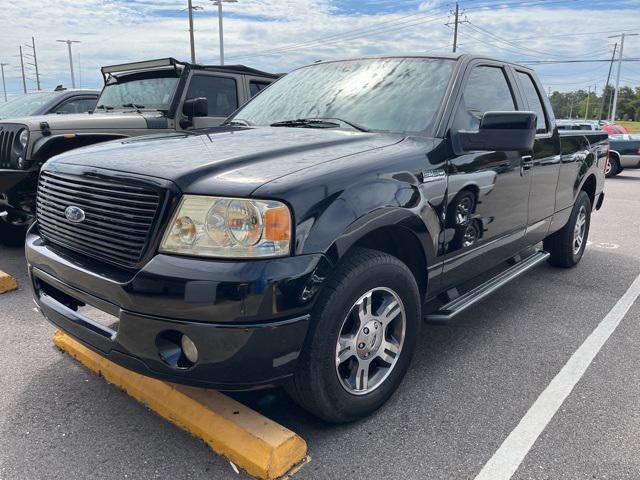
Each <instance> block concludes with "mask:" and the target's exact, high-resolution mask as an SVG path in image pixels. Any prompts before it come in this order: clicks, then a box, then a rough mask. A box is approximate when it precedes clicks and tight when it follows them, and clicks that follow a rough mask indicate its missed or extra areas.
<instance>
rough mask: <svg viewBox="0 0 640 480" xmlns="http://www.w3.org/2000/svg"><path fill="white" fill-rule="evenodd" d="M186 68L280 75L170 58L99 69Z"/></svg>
mask: <svg viewBox="0 0 640 480" xmlns="http://www.w3.org/2000/svg"><path fill="white" fill-rule="evenodd" d="M171 67H173V68H180V69H182V68H186V67H189V68H191V69H195V70H208V71H217V72H230V73H240V74H244V75H255V76H259V77H268V78H278V77H280V76H281V75H282V74H279V73H269V72H265V71H262V70H258V69H255V68H251V67H247V66H246V65H201V64H198V63H195V64H193V63H189V62H182V61H180V60H176V59H175V58H172V57H167V58H159V59H155V60H143V61H141V62H131V63H122V64H119V65H109V66H105V67H102V68H101V71H102V74H103V75H107V74H113V73H120V74H122V73H133V72H136V71H140V70H153V69H166V68H171Z"/></svg>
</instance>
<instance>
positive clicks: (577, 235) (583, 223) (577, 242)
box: [573, 205, 587, 255]
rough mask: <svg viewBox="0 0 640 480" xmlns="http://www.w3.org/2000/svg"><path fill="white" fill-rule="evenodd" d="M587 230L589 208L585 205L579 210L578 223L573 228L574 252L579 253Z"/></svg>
mask: <svg viewBox="0 0 640 480" xmlns="http://www.w3.org/2000/svg"><path fill="white" fill-rule="evenodd" d="M586 231H587V209H586V208H585V206H584V205H582V206H581V207H580V210H579V211H578V217H577V218H576V224H575V227H574V228H573V254H574V255H577V254H578V253H579V252H580V249H581V248H582V244H583V243H584V237H585V232H586Z"/></svg>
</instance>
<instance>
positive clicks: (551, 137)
mask: <svg viewBox="0 0 640 480" xmlns="http://www.w3.org/2000/svg"><path fill="white" fill-rule="evenodd" d="M515 75H516V78H517V80H518V85H519V87H520V91H521V93H522V97H523V102H524V103H525V105H524V108H523V109H524V110H529V111H532V112H535V113H536V115H537V122H538V123H537V125H536V140H535V144H534V148H533V153H532V155H531V157H528V158H526V161H525V162H524V168H525V169H528V170H530V172H531V195H530V196H529V220H528V227H527V234H526V243H527V244H531V245H533V244H536V243H538V242H540V241H541V240H542V239H544V237H546V236H547V233H548V231H549V226H550V224H551V220H552V218H553V214H554V213H555V211H556V190H557V187H558V177H559V176H560V163H561V156H560V137H559V135H560V134H559V133H558V130H557V129H554V128H552V123H551V121H550V116H549V113H548V112H549V111H550V109H547V108H546V106H545V104H544V102H543V100H542V98H543V97H542V95H541V94H540V88H539V86H538V85H537V84H536V82H535V81H534V79H533V77H532V76H531V74H530V73H528V72H525V71H520V70H517V71H516V73H515Z"/></svg>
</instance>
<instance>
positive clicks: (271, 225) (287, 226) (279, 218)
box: [264, 207, 291, 242]
mask: <svg viewBox="0 0 640 480" xmlns="http://www.w3.org/2000/svg"><path fill="white" fill-rule="evenodd" d="M264 223H265V229H264V238H265V240H271V241H274V242H279V241H283V240H289V239H290V238H291V219H290V217H289V210H288V209H287V207H277V208H270V209H269V210H267V211H266V212H265V222H264Z"/></svg>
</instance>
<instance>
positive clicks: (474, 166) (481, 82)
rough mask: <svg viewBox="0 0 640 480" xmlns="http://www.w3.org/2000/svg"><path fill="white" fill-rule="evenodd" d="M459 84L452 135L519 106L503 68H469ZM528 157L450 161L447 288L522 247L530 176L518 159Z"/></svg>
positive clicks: (497, 154)
mask: <svg viewBox="0 0 640 480" xmlns="http://www.w3.org/2000/svg"><path fill="white" fill-rule="evenodd" d="M462 85H464V87H463V89H462V91H461V92H460V93H459V95H458V98H457V100H456V102H457V103H456V106H455V107H454V113H453V120H452V122H451V134H455V132H457V131H459V130H477V129H478V126H479V124H480V120H481V118H482V115H483V114H484V113H485V112H488V111H514V110H516V109H517V108H518V100H517V97H516V92H515V90H514V89H513V88H512V83H511V80H510V77H509V76H508V73H507V71H506V70H505V69H504V67H503V66H502V65H499V64H491V63H489V64H484V63H483V64H476V65H474V66H472V67H471V68H470V69H467V72H466V75H465V79H464V80H463V81H462ZM450 138H451V135H450ZM528 153H530V152H518V151H478V152H468V153H462V154H460V155H456V154H453V155H452V156H451V158H449V161H448V166H447V172H448V180H447V181H448V189H447V190H448V192H447V209H446V218H445V234H444V237H445V238H444V243H445V252H446V253H445V255H446V257H445V264H444V270H443V273H444V275H443V279H444V280H445V284H446V285H454V284H458V283H460V282H461V281H464V280H467V279H469V278H470V277H472V276H475V275H477V274H480V273H482V272H484V271H486V270H488V269H490V268H492V267H494V266H496V265H498V264H499V263H501V262H503V261H505V260H507V259H508V258H509V257H511V256H513V255H514V254H515V253H517V251H518V250H519V249H520V248H521V242H522V238H523V237H524V232H525V229H526V225H527V208H528V201H529V186H530V185H529V180H530V175H529V173H528V172H526V171H524V170H523V169H522V168H521V167H522V156H523V154H528Z"/></svg>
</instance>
